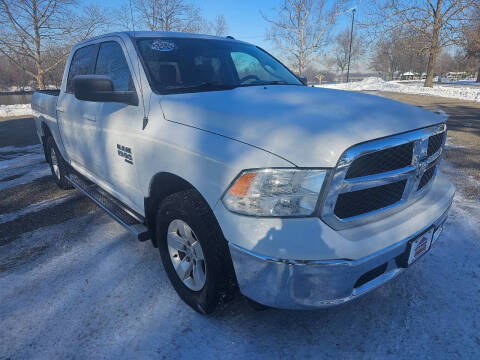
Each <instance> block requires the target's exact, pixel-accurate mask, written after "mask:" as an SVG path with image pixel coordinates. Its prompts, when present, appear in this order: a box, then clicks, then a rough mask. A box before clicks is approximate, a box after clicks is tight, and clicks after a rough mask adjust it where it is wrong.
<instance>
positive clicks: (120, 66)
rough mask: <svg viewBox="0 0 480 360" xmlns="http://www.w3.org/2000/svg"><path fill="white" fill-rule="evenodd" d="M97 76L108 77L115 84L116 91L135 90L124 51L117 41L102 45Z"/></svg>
mask: <svg viewBox="0 0 480 360" xmlns="http://www.w3.org/2000/svg"><path fill="white" fill-rule="evenodd" d="M95 74H96V75H106V76H108V77H109V78H110V79H111V80H112V82H113V90H114V91H134V90H135V87H134V85H133V80H132V76H131V74H130V69H129V68H128V64H127V60H126V59H125V55H124V54H123V50H122V48H121V46H120V45H119V44H118V43H116V42H115V41H107V42H104V43H102V44H101V45H100V49H99V51H98V57H97V65H96V67H95Z"/></svg>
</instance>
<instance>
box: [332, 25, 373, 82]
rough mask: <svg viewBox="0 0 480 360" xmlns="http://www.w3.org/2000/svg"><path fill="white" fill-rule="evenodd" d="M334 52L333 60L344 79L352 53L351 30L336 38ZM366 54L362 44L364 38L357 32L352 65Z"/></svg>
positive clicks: (353, 45)
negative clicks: (349, 56)
mask: <svg viewBox="0 0 480 360" xmlns="http://www.w3.org/2000/svg"><path fill="white" fill-rule="evenodd" d="M333 52H334V54H333V57H332V59H331V60H332V62H333V63H334V64H335V66H336V67H337V69H338V70H339V71H340V74H341V76H342V78H343V74H344V72H345V69H346V68H347V66H348V55H349V52H350V29H348V28H346V29H344V30H343V31H342V32H340V33H339V34H337V36H336V37H335V49H334V50H333ZM364 53H365V51H364V47H363V44H362V38H361V36H360V34H359V33H358V32H357V34H356V35H355V37H354V38H353V42H352V51H351V59H350V63H351V64H354V63H355V62H357V61H358V60H359V58H360V57H361V56H362V55H363V54H364Z"/></svg>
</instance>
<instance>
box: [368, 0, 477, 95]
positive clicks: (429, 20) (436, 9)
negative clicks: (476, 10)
mask: <svg viewBox="0 0 480 360" xmlns="http://www.w3.org/2000/svg"><path fill="white" fill-rule="evenodd" d="M372 1H373V2H374V4H373V6H372V7H371V9H372V12H371V14H370V15H371V16H372V21H371V22H370V25H372V26H373V27H375V28H376V29H378V30H380V31H382V32H385V31H392V30H394V29H398V28H402V27H404V26H406V25H407V26H408V27H409V28H411V29H412V30H413V31H414V32H415V33H416V34H417V35H418V36H420V40H421V43H422V44H423V48H424V49H423V50H424V51H426V52H427V54H428V63H427V67H426V70H427V76H426V80H425V84H424V86H426V87H432V82H433V76H434V69H435V62H436V60H437V56H438V54H439V53H440V51H441V50H442V49H443V48H444V47H446V46H449V45H453V44H456V43H458V40H459V34H460V31H461V28H462V26H461V25H462V23H464V22H465V21H466V20H467V19H468V18H469V17H470V16H471V12H472V8H473V6H474V5H475V4H476V3H477V2H478V0H372Z"/></svg>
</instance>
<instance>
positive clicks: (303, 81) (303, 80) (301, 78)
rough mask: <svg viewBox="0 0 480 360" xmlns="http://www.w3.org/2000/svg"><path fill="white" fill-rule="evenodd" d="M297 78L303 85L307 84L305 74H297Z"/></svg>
mask: <svg viewBox="0 0 480 360" xmlns="http://www.w3.org/2000/svg"><path fill="white" fill-rule="evenodd" d="M297 77H298V80H300V81H301V82H302V84H303V85H308V79H307V77H306V76H297Z"/></svg>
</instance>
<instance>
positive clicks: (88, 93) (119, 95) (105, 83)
mask: <svg viewBox="0 0 480 360" xmlns="http://www.w3.org/2000/svg"><path fill="white" fill-rule="evenodd" d="M73 94H74V95H75V97H76V98H77V99H78V100H84V101H94V102H119V103H124V104H128V105H134V106H138V96H137V93H136V92H135V91H114V90H113V82H112V79H110V78H109V77H108V76H104V75H77V76H75V77H74V78H73Z"/></svg>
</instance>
